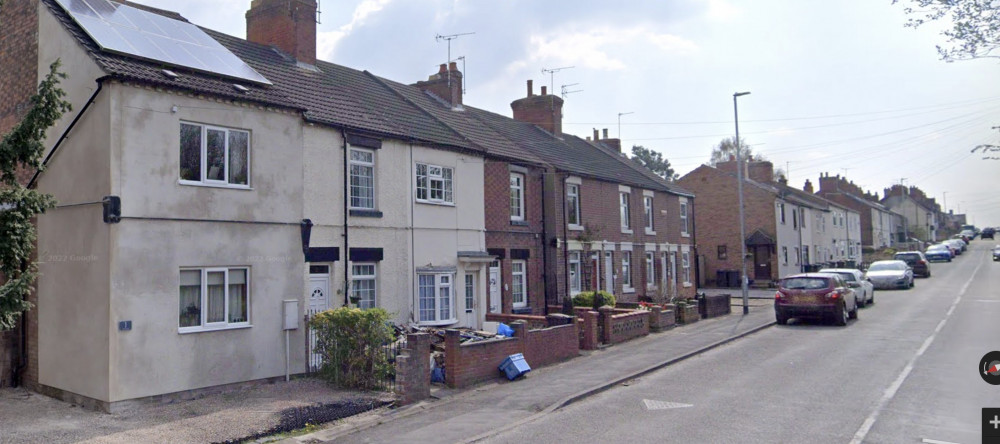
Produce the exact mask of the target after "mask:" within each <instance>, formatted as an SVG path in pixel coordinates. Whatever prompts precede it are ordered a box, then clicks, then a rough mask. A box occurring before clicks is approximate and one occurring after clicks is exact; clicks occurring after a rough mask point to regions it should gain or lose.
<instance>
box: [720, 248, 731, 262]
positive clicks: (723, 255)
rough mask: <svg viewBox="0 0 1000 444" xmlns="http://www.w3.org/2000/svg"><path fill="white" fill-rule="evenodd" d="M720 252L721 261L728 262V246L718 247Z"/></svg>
mask: <svg viewBox="0 0 1000 444" xmlns="http://www.w3.org/2000/svg"><path fill="white" fill-rule="evenodd" d="M718 250H719V251H718V254H719V260H720V261H724V260H726V259H728V258H729V252H728V251H727V250H726V246H725V245H719V246H718Z"/></svg>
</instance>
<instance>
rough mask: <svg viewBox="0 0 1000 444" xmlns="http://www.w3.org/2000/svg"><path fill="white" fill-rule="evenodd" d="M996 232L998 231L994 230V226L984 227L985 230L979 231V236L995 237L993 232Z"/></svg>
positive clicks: (982, 237)
mask: <svg viewBox="0 0 1000 444" xmlns="http://www.w3.org/2000/svg"><path fill="white" fill-rule="evenodd" d="M994 233H996V230H994V229H993V227H986V228H983V231H982V232H981V233H979V238H980V239H993V234H994Z"/></svg>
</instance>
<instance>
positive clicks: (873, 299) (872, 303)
mask: <svg viewBox="0 0 1000 444" xmlns="http://www.w3.org/2000/svg"><path fill="white" fill-rule="evenodd" d="M868 305H875V290H874V289H872V298H871V300H869V301H868Z"/></svg>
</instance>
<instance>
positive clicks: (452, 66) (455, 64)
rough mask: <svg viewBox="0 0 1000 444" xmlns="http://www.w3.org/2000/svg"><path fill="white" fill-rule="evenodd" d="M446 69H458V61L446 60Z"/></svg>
mask: <svg viewBox="0 0 1000 444" xmlns="http://www.w3.org/2000/svg"><path fill="white" fill-rule="evenodd" d="M448 71H458V62H448Z"/></svg>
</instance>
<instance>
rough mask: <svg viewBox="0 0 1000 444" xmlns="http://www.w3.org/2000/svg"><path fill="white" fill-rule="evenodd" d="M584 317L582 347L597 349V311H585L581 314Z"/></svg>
mask: <svg viewBox="0 0 1000 444" xmlns="http://www.w3.org/2000/svg"><path fill="white" fill-rule="evenodd" d="M580 317H581V318H583V337H581V338H580V348H581V349H583V350H597V344H598V338H597V312H596V311H585V312H583V313H581V314H580Z"/></svg>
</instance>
